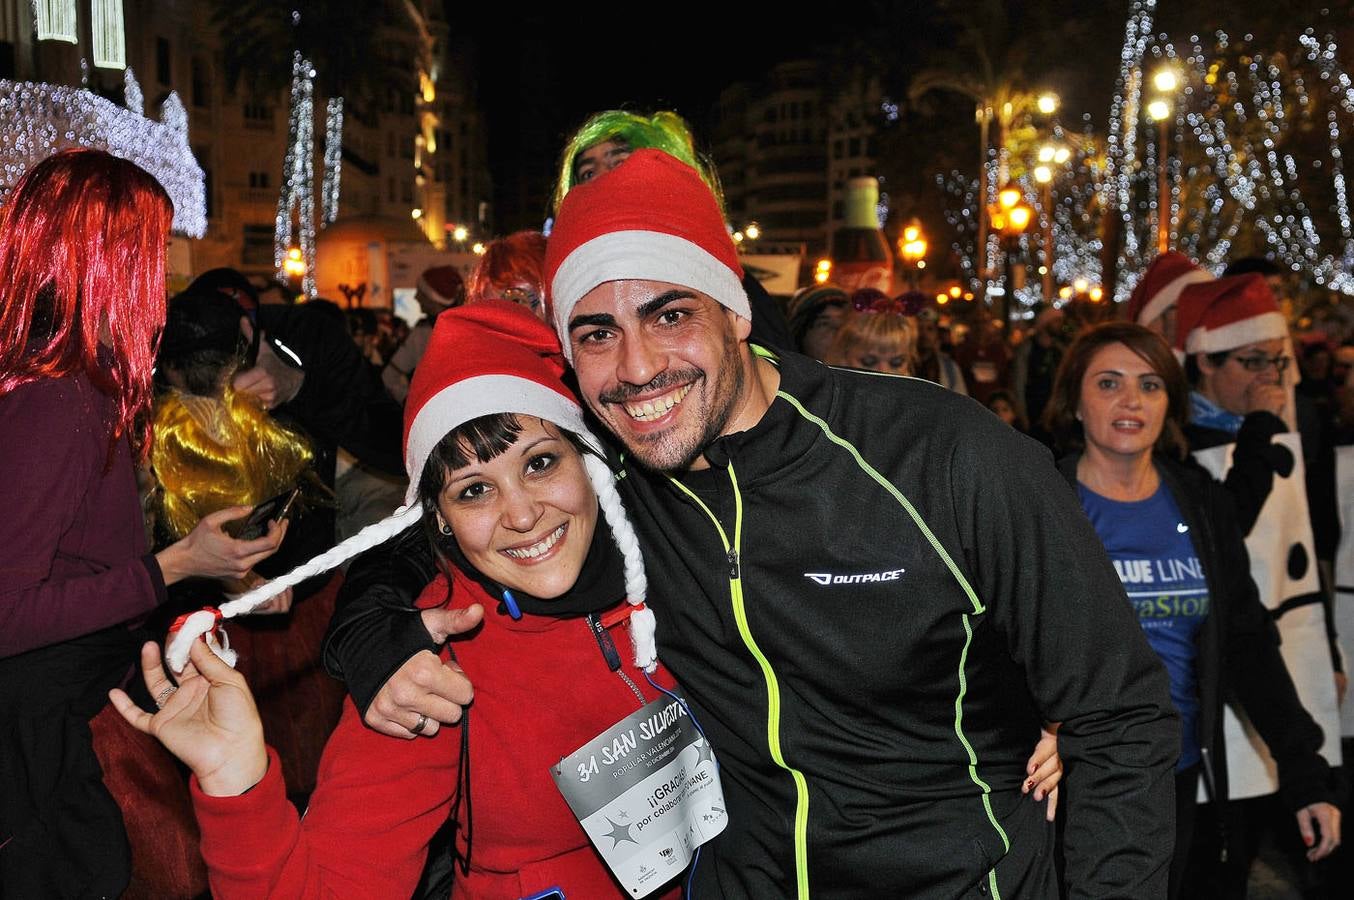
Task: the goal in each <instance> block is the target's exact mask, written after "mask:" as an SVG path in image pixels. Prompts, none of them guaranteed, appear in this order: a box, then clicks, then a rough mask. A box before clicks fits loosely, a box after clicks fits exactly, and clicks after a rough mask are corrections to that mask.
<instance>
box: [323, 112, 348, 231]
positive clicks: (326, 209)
mask: <svg viewBox="0 0 1354 900" xmlns="http://www.w3.org/2000/svg"><path fill="white" fill-rule="evenodd" d="M342 182H343V98H342V97H331V98H330V99H329V102H328V103H326V104H325V105H324V180H323V183H322V184H321V186H320V197H321V200H320V216H321V218H322V219H323V222H324V224H325V225H332V224H333V222H334V220H335V219H337V218H338V214H339V191H340V188H341V186H342Z"/></svg>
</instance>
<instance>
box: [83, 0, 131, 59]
mask: <svg viewBox="0 0 1354 900" xmlns="http://www.w3.org/2000/svg"><path fill="white" fill-rule="evenodd" d="M89 27H90V36H91V37H92V38H93V45H94V65H95V66H96V67H97V68H100V69H125V68H126V67H127V36H126V31H125V28H124V26H123V21H122V0H90V4H89Z"/></svg>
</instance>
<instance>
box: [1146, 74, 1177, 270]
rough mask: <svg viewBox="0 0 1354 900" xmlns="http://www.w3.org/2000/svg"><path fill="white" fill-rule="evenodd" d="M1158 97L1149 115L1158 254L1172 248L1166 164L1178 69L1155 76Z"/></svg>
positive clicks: (1148, 108)
mask: <svg viewBox="0 0 1354 900" xmlns="http://www.w3.org/2000/svg"><path fill="white" fill-rule="evenodd" d="M1152 86H1153V87H1154V88H1156V89H1157V91H1158V96H1157V97H1155V98H1154V99H1153V100H1152V101H1151V102H1149V103H1148V104H1147V116H1148V118H1150V119H1152V120H1153V121H1155V122H1156V123H1157V255H1158V256H1160V255H1161V254H1163V253H1165V252H1166V251H1167V250H1169V249H1170V247H1171V226H1172V225H1173V224H1175V223H1174V222H1172V221H1171V220H1172V218H1173V216H1172V214H1171V212H1172V211H1171V188H1170V176H1169V172H1168V171H1167V165H1168V163H1169V161H1170V146H1171V135H1170V119H1171V100H1172V98H1173V96H1174V94H1175V91H1176V89H1177V88H1178V87H1179V86H1180V78H1179V76H1177V75H1176V74H1175V70H1174V69H1171V68H1164V69H1159V70H1157V72H1156V74H1155V75H1153V76H1152Z"/></svg>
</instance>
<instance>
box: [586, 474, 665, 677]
mask: <svg viewBox="0 0 1354 900" xmlns="http://www.w3.org/2000/svg"><path fill="white" fill-rule="evenodd" d="M583 467H584V468H585V469H587V472H588V479H589V480H590V481H591V482H592V487H593V490H594V491H596V492H597V505H598V506H600V507H601V508H602V515H604V516H606V522H607V524H608V525H610V526H611V537H612V538H613V539H614V540H615V541H616V547H617V548H618V549H619V550H620V551H621V559H622V560H623V561H624V568H625V598H626V600H627V601H629V603H630V605H631V606H637V607H640V608H639V609H636V610H635V611H634V612H632V613H631V614H630V643H632V644H633V645H634V647H635V665H636V666H638V667H639V668H641V669H643V670H644V671H646V672H652V671H653V670H654V668H655V667H656V666H657V664H658V649H657V646H656V644H655V638H654V635H655V633H656V632H657V629H658V626H657V623H656V621H655V620H654V614H653V610H651V609H649V608H648V607H646V606H644V601H645V599H646V597H647V596H648V593H649V578H648V575H646V574H645V572H644V555H643V554H642V553H640V550H639V538H638V536H636V535H635V529H634V527H633V526H632V525H631V524H630V517H629V516H627V515H626V514H625V505H624V504H623V503H621V495H620V493H619V492H618V491H617V490H616V476H615V474H614V473H612V471H611V469H610V468H609V467H608V466H607V464H606V463H605V462H604V461H603V460H602V459H600V458H598V457H597V456H594V455H593V454H591V453H584V454H583Z"/></svg>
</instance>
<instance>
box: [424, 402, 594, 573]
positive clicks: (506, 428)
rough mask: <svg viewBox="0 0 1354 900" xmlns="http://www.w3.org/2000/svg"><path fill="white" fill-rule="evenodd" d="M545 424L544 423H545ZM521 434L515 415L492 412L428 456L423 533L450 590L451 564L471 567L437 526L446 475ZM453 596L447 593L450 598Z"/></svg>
mask: <svg viewBox="0 0 1354 900" xmlns="http://www.w3.org/2000/svg"><path fill="white" fill-rule="evenodd" d="M542 421H544V420H542ZM559 433H560V435H561V436H563V437H564V439H565V440H567V441H568V442H569V443H570V444H572V445H573V446H574V448H575V449H576V450H578V452H579V453H590V452H591V450H589V448H588V447H587V445H586V444H584V443H583V442H582V440H580V439H579V437H578V436H577V435H575V434H574V433H573V432H572V431H569V430H567V429H564V428H559ZM521 434H522V423H521V422H520V421H519V420H518V418H517V416H516V415H514V414H513V413H493V414H491V415H487V416H480V417H479V418H477V419H471V420H470V421H468V422H464V423H462V424H460V425H458V426H456V427H455V428H453V429H452V430H451V431H448V432H447V433H446V434H445V435H443V436H442V440H440V441H438V442H437V446H435V447H433V450H432V453H430V454H428V461H427V462H426V463H424V465H423V475H422V476H421V477H420V478H419V480H418V501H419V503H420V504H421V505H422V506H423V531H424V534H426V535H427V536H428V542H429V543H430V544H431V545H432V548H433V551H434V556H435V557H436V559H437V567H438V569H439V570H440V571H441V572H442V574H443V575H445V576H446V577H447V585H448V588H447V589H448V591H450V589H451V588H450V585H451V565H452V563H453V562H454V563H457V564H459V565H461V566H462V567H463V568H467V569H468V568H470V566H469V563H468V562H466V560H465V558H464V557H463V556H462V555H461V550H460V547H458V546H457V545H456V540H455V538H454V537H453V536H451V535H446V534H443V533H442V530H441V528H440V527H439V526H438V519H439V515H438V509H437V498H438V497H441V496H442V490H443V488H445V487H446V485H447V475H448V474H450V473H451V472H453V471H455V470H456V469H459V468H461V467H462V466H467V465H469V464H470V462H471V456H470V455H467V451H468V452H469V454H473V457H474V459H476V460H478V461H479V462H482V463H487V462H489V461H490V460H491V459H493V458H495V457H496V456H498V455H500V454H502V453H503V452H504V451H506V450H507V449H508V448H509V447H511V446H512V445H513V444H515V443H516V442H517V438H518V436H520V435H521ZM449 596H450V594H448V597H449Z"/></svg>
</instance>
